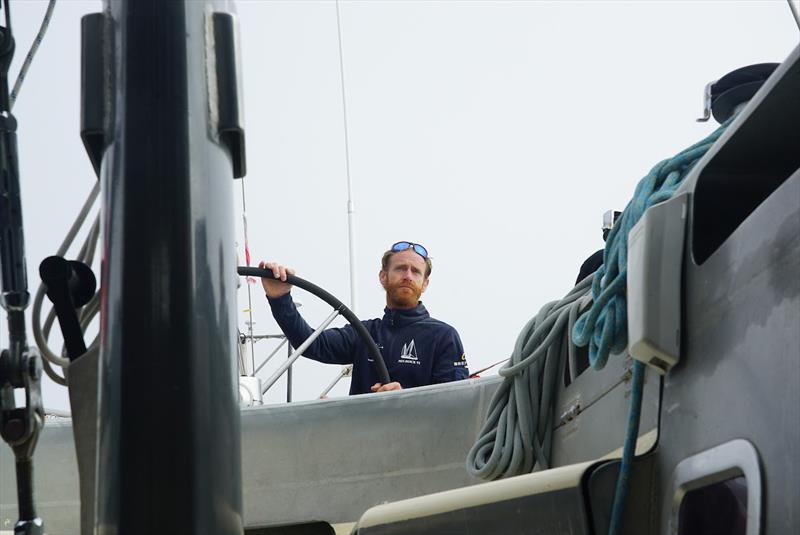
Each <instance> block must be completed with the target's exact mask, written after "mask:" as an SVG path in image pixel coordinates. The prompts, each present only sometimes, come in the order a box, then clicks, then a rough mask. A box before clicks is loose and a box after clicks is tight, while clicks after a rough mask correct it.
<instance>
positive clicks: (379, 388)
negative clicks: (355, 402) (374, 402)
mask: <svg viewBox="0 0 800 535" xmlns="http://www.w3.org/2000/svg"><path fill="white" fill-rule="evenodd" d="M402 389H403V386H402V385H401V384H400V383H398V382H397V381H394V382H391V383H386V384H385V385H382V384H380V383H375V384H374V385H372V388H370V390H372V391H373V392H389V391H391V390H402Z"/></svg>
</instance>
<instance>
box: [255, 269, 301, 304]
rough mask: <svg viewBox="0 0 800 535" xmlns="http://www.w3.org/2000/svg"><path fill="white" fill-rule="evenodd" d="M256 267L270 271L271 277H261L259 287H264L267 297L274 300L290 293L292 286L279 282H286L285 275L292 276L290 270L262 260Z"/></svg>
mask: <svg viewBox="0 0 800 535" xmlns="http://www.w3.org/2000/svg"><path fill="white" fill-rule="evenodd" d="M258 267H260V268H261V269H269V270H271V271H272V275H273V277H261V285H262V286H263V287H264V291H265V292H266V294H267V297H269V298H270V299H276V298H278V297H281V296H284V295H286V294H288V293H289V292H290V291H291V289H292V285H291V284H287V283H286V282H281V281H286V275H294V270H293V269H292V268H290V267H286V266H282V265H280V264H278V263H277V262H264V261H263V260H262V261H261V262H259V263H258Z"/></svg>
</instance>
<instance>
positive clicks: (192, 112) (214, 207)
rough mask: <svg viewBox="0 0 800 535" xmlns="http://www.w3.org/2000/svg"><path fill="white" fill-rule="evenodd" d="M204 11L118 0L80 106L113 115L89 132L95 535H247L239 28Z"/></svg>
mask: <svg viewBox="0 0 800 535" xmlns="http://www.w3.org/2000/svg"><path fill="white" fill-rule="evenodd" d="M209 5H212V2H197V1H193V0H170V1H165V0H119V1H109V0H107V3H106V6H105V13H104V15H103V17H105V18H106V20H105V21H104V23H105V26H104V27H105V30H104V38H103V39H104V43H103V46H104V47H105V48H106V50H107V51H109V57H110V60H109V61H108V65H106V67H107V71H108V72H105V73H104V76H103V77H102V81H103V83H102V87H103V91H105V92H106V94H105V96H103V97H102V98H98V99H97V102H96V103H94V104H93V101H91V99H86V97H85V95H84V106H87V105H88V106H92V105H96V106H98V107H99V108H98V109H99V110H100V111H101V113H100V115H103V117H101V118H100V119H99V120H98V122H97V124H96V125H95V126H97V129H96V130H95V131H92V128H91V127H90V126H91V125H88V124H84V134H87V135H86V136H85V137H84V141H85V142H86V144H87V149H88V150H89V152H90V155H91V156H92V159H93V161H96V162H97V163H98V168H99V170H100V179H101V187H102V191H103V205H102V210H103V214H104V216H103V217H104V232H103V236H104V238H103V239H104V243H103V268H102V287H103V292H104V295H103V303H102V310H103V314H102V320H101V352H102V356H101V367H100V381H99V383H100V384H99V386H100V393H99V400H100V407H99V415H98V418H99V426H98V429H99V437H98V446H97V455H98V463H97V468H98V475H97V488H96V490H95V497H96V505H97V507H96V512H95V533H99V534H106V533H108V534H112V533H113V534H129V533H130V534H144V533H208V534H215V535H224V534H234V533H236V534H240V533H242V498H241V474H240V472H241V464H240V463H241V459H240V457H241V455H240V427H239V425H240V424H239V406H238V389H237V388H236V382H235V381H236V378H237V373H236V370H235V366H236V360H235V355H236V348H235V343H236V326H235V290H236V280H235V277H236V271H235V266H234V261H235V251H234V248H233V239H232V238H233V213H232V208H233V202H232V195H233V191H232V188H233V181H232V180H231V178H232V175H237V176H241V175H242V174H243V172H244V162H243V150H244V145H243V134H242V131H241V128H240V124H241V121H240V120H238V92H237V91H235V89H236V88H237V87H238V86H237V78H238V66H237V65H236V64H235V62H234V64H231V61H230V59H231V58H235V57H236V54H234V53H232V52H231V51H232V47H233V48H235V39H234V37H235V32H234V31H231V28H232V27H233V26H232V25H233V18H232V16H230V15H228V14H225V13H212V12H210V11H207V9H206V8H208V7H209ZM90 17H99V15H94V16H90ZM90 68H91V66H86V65H85V66H84V71H85V72H84V76H88V77H89V78H90V77H91V76H90V75H91V73H88V72H86V69H90ZM231 88H234V90H233V91H232V90H231ZM232 93H233V94H232ZM231 108H233V109H234V110H235V112H236V113H233V115H231V113H232V112H231ZM95 111H97V110H95ZM232 116H233V117H234V119H235V120H231V117H232ZM86 117H94V118H95V119H97V118H98V115H97V114H96V113H95V114H93V112H92V110H86V109H85V110H84V118H86Z"/></svg>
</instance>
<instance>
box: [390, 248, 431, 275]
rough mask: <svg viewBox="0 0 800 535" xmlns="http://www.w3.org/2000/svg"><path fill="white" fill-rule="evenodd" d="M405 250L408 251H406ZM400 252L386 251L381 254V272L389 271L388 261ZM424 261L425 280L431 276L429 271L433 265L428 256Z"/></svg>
mask: <svg viewBox="0 0 800 535" xmlns="http://www.w3.org/2000/svg"><path fill="white" fill-rule="evenodd" d="M405 250H406V251H408V249H405ZM412 250H413V249H412ZM401 252H402V251H392V250H391V249H389V250H388V251H386V252H385V253H383V257H382V258H381V269H382V270H383V271H389V260H391V258H392V257H393V256H394V255H396V254H397V253H401ZM421 256H422V255H420V257H421ZM424 260H425V278H426V279H427V278H428V277H430V276H431V271H432V270H433V263H431V257H430V256H429V257H428V258H425V259H424Z"/></svg>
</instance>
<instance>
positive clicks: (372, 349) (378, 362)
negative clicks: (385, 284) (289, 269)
mask: <svg viewBox="0 0 800 535" xmlns="http://www.w3.org/2000/svg"><path fill="white" fill-rule="evenodd" d="M236 270H237V272H238V273H239V275H241V276H243V277H259V278H261V277H269V278H275V275H274V274H273V273H272V270H271V269H261V268H257V267H247V266H239V267H238V268H237V269H236ZM286 282H287V283H289V284H291V285H292V286H297V287H298V288H302V289H303V290H305V291H307V292H308V293H310V294H313V295H315V296H317V297H319V298H320V299H322V300H323V301H325V302H326V303H328V304H329V305H330V306H332V307H333V309H334V311H333V313H332V314H331V315H330V316H328V318H327V319H326V320H325V322H323V324H322V325H320V327H319V328H317V330H316V331H314V333H313V334H311V336H309V337H308V338H307V339H306V341H305V342H303V344H302V345H301V346H300V347H298V348H297V351H296V353H297V354H298V355H297V356H298V357H299V356H300V354H301V353H302V352H303V351H305V349H306V348H307V347H308V346H309V345H311V342H313V341H314V340H316V338H317V337H318V336H319V335H320V334H321V333H322V331H323V330H324V329H325V327H327V326H328V325H329V324H330V323H331V322H332V321H333V320H334V319H335V318H336V316H338V315H339V314H341V315H342V316H344V318H345V319H346V320H347V321H348V322H350V325H352V326H353V328H354V329H355V330H356V332H357V333H358V335H359V336H360V337H361V341H363V342H364V344H365V345H366V346H367V351H369V354H370V356H371V357H372V360H373V365H374V366H375V373H377V374H378V377H379V378H380V381H381V384H387V383H389V382H391V379H389V371H388V370H387V369H386V363H385V362H384V361H383V355H381V352H380V350H379V349H378V346H377V344H375V340H373V339H372V336H370V334H369V331H367V328H366V327H364V324H363V323H361V320H360V319H358V317H356V315H355V314H353V311H352V310H350V309H349V308H347V307H346V306H345V305H344V303H342V302H341V301H339V300H338V299H336V298H335V297H334V296H333V295H331V294H330V293H328V292H327V291H325V290H323V289H322V288H320V287H319V286H317V285H316V284H314V283H311V282H308V281H307V280H305V279H301V278H300V277H298V276H296V275H289V274H288V273H287V274H286ZM286 367H287V368H288V366H286ZM282 373H283V371H282V370H279V372H278V373H276V375H277V377H276V376H275V375H273V377H274V378H275V379H274V381H276V380H277V378H278V377H280V375H281V374H282ZM270 380H271V381H272V382H274V381H273V380H272V379H270ZM269 386H271V385H267V388H269Z"/></svg>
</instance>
